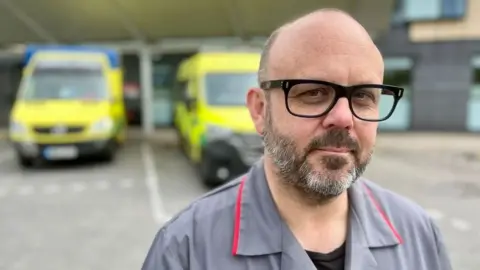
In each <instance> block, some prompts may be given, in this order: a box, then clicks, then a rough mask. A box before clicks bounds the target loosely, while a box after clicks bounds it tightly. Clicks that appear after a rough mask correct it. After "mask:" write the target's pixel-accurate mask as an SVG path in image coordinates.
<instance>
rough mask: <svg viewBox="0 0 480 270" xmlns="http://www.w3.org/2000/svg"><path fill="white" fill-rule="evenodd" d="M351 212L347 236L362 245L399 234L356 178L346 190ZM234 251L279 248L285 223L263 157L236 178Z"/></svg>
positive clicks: (395, 239)
mask: <svg viewBox="0 0 480 270" xmlns="http://www.w3.org/2000/svg"><path fill="white" fill-rule="evenodd" d="M348 194H349V198H350V204H351V208H350V209H351V211H350V212H351V213H350V218H349V219H350V223H351V225H350V226H349V233H348V237H349V238H350V239H349V241H352V239H354V241H355V242H356V244H360V245H362V246H364V247H369V248H375V247H386V246H393V245H398V244H401V243H402V238H401V236H400V235H399V234H398V232H397V230H396V229H395V226H394V224H392V222H391V221H390V220H391V219H390V218H389V216H388V215H387V214H386V212H385V211H384V210H383V207H382V205H381V204H380V203H379V200H378V199H377V198H376V196H375V194H374V192H373V191H372V189H371V188H370V187H369V184H368V182H367V181H366V180H364V179H358V181H357V182H355V184H353V185H352V187H351V188H350V189H349V190H348ZM234 224H235V226H234V232H233V235H234V239H233V247H232V253H233V254H234V255H244V256H255V255H266V254H273V253H278V252H283V251H284V249H285V248H284V247H285V246H286V245H288V243H285V239H286V235H285V229H286V228H287V230H288V227H287V226H286V224H285V223H284V221H283V220H282V218H281V217H280V214H279V212H278V209H277V207H276V205H275V203H274V201H273V197H272V194H271V192H270V189H269V187H268V183H267V180H266V176H265V171H264V164H263V160H261V161H259V162H258V163H256V164H255V165H254V166H253V167H252V168H251V169H250V171H249V173H248V174H247V175H245V176H244V177H243V178H242V179H241V182H240V185H239V188H238V192H237V201H236V207H235V221H234ZM288 238H289V239H290V238H291V237H290V236H288Z"/></svg>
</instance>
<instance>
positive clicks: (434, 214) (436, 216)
mask: <svg viewBox="0 0 480 270" xmlns="http://www.w3.org/2000/svg"><path fill="white" fill-rule="evenodd" d="M426 211H427V213H428V215H429V216H430V217H431V218H432V219H433V220H441V219H443V218H444V216H445V215H444V214H443V213H442V212H441V211H440V210H437V209H426Z"/></svg>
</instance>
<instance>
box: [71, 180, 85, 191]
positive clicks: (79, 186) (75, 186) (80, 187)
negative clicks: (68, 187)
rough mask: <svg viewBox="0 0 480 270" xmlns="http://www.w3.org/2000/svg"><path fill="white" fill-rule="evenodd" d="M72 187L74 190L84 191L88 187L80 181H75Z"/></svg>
mask: <svg viewBox="0 0 480 270" xmlns="http://www.w3.org/2000/svg"><path fill="white" fill-rule="evenodd" d="M72 189H73V192H82V191H84V190H85V189H86V187H85V184H84V183H80V182H79V183H73V184H72Z"/></svg>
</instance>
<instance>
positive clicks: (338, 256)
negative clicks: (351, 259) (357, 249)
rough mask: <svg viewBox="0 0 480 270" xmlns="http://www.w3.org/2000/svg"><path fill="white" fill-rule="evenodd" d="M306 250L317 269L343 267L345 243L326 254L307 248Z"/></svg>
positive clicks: (327, 269) (324, 269)
mask: <svg viewBox="0 0 480 270" xmlns="http://www.w3.org/2000/svg"><path fill="white" fill-rule="evenodd" d="M306 252H307V254H308V257H310V259H311V260H312V262H313V264H314V265H315V267H317V269H318V270H344V269H345V243H344V244H343V245H341V246H340V247H339V248H337V249H335V250H334V251H332V252H330V253H328V254H323V253H318V252H313V251H308V250H307V251H306Z"/></svg>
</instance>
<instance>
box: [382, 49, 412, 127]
mask: <svg viewBox="0 0 480 270" xmlns="http://www.w3.org/2000/svg"><path fill="white" fill-rule="evenodd" d="M412 67H413V61H412V60H411V59H410V58H404V57H394V58H386V59H385V75H384V79H383V82H384V83H385V84H390V85H395V86H400V87H403V88H404V89H405V91H404V94H403V97H402V99H401V100H400V101H399V102H398V104H397V107H396V108H395V111H394V113H393V114H392V116H391V117H390V118H389V119H388V120H386V121H384V122H380V123H379V125H378V127H379V129H380V130H408V129H409V128H410V121H411V116H410V115H411V98H412V92H411V84H412Z"/></svg>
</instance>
